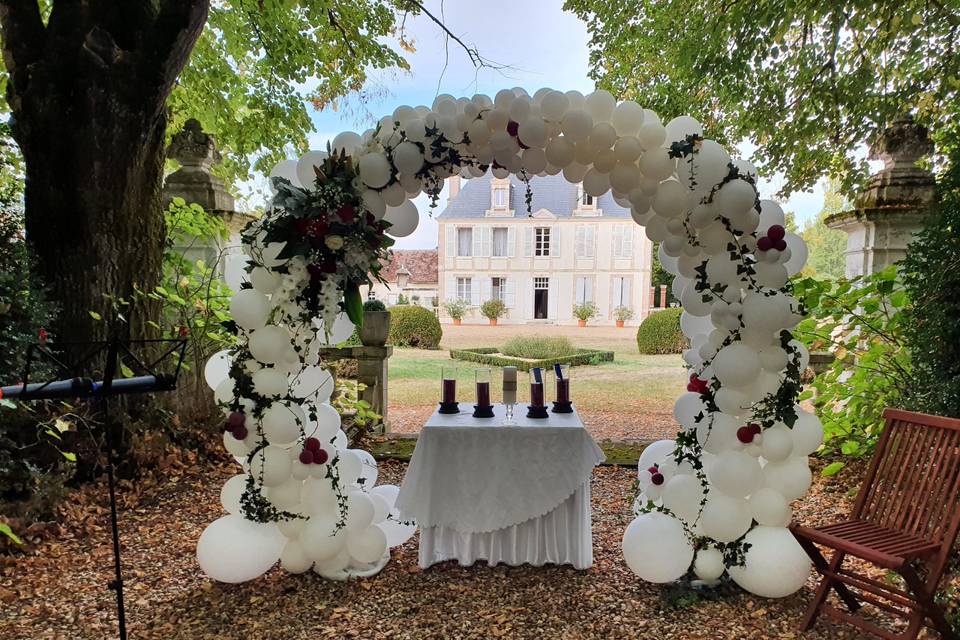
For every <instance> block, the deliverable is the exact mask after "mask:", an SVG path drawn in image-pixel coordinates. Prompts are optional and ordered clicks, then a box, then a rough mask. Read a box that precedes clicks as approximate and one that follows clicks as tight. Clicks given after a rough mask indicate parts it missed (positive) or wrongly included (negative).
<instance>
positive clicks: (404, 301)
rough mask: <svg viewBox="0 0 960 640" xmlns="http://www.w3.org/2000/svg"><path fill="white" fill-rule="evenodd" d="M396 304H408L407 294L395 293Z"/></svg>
mask: <svg viewBox="0 0 960 640" xmlns="http://www.w3.org/2000/svg"><path fill="white" fill-rule="evenodd" d="M396 304H399V305H404V304H410V300H408V299H407V296H405V295H403V294H402V293H400V294H397V302H396Z"/></svg>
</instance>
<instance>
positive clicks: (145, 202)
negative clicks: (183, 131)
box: [0, 0, 208, 341]
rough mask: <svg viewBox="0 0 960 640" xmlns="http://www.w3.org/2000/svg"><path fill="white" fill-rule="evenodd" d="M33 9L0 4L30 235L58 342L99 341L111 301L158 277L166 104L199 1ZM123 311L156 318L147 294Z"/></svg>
mask: <svg viewBox="0 0 960 640" xmlns="http://www.w3.org/2000/svg"><path fill="white" fill-rule="evenodd" d="M29 5H31V3H29V2H17V3H13V2H8V1H6V0H0V26H2V27H3V49H4V51H3V52H4V59H5V61H6V63H7V67H8V69H9V71H10V81H9V82H8V86H7V98H8V102H9V103H10V107H11V110H12V112H13V122H12V125H13V126H12V129H13V135H14V138H15V139H16V141H17V143H18V144H19V145H20V148H21V150H22V152H23V156H24V160H25V165H26V191H25V205H26V226H27V240H28V242H29V243H30V244H31V245H32V247H33V250H34V251H35V253H36V256H37V258H38V266H39V270H40V275H41V276H42V277H43V278H44V280H45V283H46V284H47V285H48V286H49V287H50V288H51V292H52V294H53V299H54V300H55V301H56V302H57V303H58V304H59V305H60V306H61V312H60V314H59V318H58V322H57V325H56V326H55V327H54V330H55V332H56V336H57V338H58V339H59V340H60V341H87V340H92V339H98V338H103V337H105V336H106V335H107V332H108V327H109V326H111V325H112V324H113V322H114V321H116V320H117V319H118V318H117V312H116V311H115V310H114V304H115V302H116V301H117V300H121V299H124V300H129V299H131V298H133V297H134V292H135V290H136V289H138V288H139V289H140V290H141V291H149V290H150V289H151V288H152V287H153V286H154V285H155V284H156V283H157V281H158V276H159V273H160V263H161V259H162V255H163V244H164V224H163V214H162V211H161V210H160V189H161V186H162V180H163V163H164V142H165V131H166V122H167V117H166V110H165V102H166V99H167V96H168V95H169V92H170V90H171V88H172V86H173V83H174V81H175V79H176V77H177V75H178V74H179V73H180V71H181V70H182V68H183V66H184V65H185V64H186V62H187V60H188V58H189V55H190V51H191V50H192V48H193V45H194V44H195V42H196V39H197V37H198V36H199V34H200V31H201V30H202V28H203V25H204V23H205V22H206V15H207V6H208V0H165V1H164V2H159V3H132V2H131V3H129V4H125V5H114V4H113V3H57V4H55V5H54V8H53V12H52V13H51V15H50V17H49V20H48V22H47V24H46V25H44V24H43V22H42V21H41V20H40V17H39V12H38V11H37V10H36V7H35V6H32V7H31V6H29ZM91 312H92V313H91ZM119 312H120V313H121V314H122V315H123V317H124V319H125V320H127V323H121V324H128V326H129V332H130V333H131V334H132V335H134V336H142V335H144V334H145V333H146V327H147V325H146V322H147V320H150V319H156V318H155V315H156V309H152V308H150V303H149V302H147V301H146V300H143V301H141V302H140V303H138V304H135V305H133V306H130V307H125V306H124V307H120V308H119ZM93 314H96V315H98V316H100V317H101V318H102V321H100V320H96V319H95V317H94V315H93ZM122 331H123V333H127V331H128V330H127V329H126V328H124V329H122Z"/></svg>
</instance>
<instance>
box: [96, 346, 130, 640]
mask: <svg viewBox="0 0 960 640" xmlns="http://www.w3.org/2000/svg"><path fill="white" fill-rule="evenodd" d="M118 352H119V348H118V344H117V340H116V338H114V339H113V340H111V341H110V349H109V351H108V352H107V366H106V370H105V371H104V375H103V387H102V391H103V397H102V399H101V402H102V403H103V404H102V405H101V406H102V407H103V433H104V436H105V441H106V445H107V486H108V487H109V488H110V528H111V531H112V533H113V572H114V579H113V580H112V581H110V582H109V583H108V584H107V586H108V587H109V588H110V589H113V590H114V591H115V592H116V593H117V623H118V625H119V627H120V640H127V620H126V612H125V611H124V608H123V573H122V567H121V564H120V526H119V524H118V523H117V493H116V486H115V483H114V475H113V471H114V469H113V437H112V435H111V432H112V425H111V423H110V395H109V394H110V387H111V386H112V385H113V378H114V376H115V375H116V371H117V358H118V357H119V355H118Z"/></svg>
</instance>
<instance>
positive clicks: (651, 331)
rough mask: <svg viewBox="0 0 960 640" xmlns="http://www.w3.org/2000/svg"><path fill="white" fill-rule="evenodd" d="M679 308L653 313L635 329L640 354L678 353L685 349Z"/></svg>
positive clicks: (685, 343)
mask: <svg viewBox="0 0 960 640" xmlns="http://www.w3.org/2000/svg"><path fill="white" fill-rule="evenodd" d="M682 311H683V310H682V309H680V308H671V309H663V310H662V311H654V312H653V313H651V314H650V315H649V316H647V317H646V318H644V320H643V322H641V323H640V327H639V328H637V348H638V349H639V350H640V353H644V354H658V353H680V352H681V351H683V350H684V349H686V348H687V338H686V336H684V335H683V331H681V330H680V313H681V312H682Z"/></svg>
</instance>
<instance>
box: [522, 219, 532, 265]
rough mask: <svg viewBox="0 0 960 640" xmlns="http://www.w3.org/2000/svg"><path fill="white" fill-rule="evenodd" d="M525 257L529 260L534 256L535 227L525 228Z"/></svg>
mask: <svg viewBox="0 0 960 640" xmlns="http://www.w3.org/2000/svg"><path fill="white" fill-rule="evenodd" d="M523 255H524V256H526V257H528V258H529V257H530V256H532V255H533V227H524V228H523Z"/></svg>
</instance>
